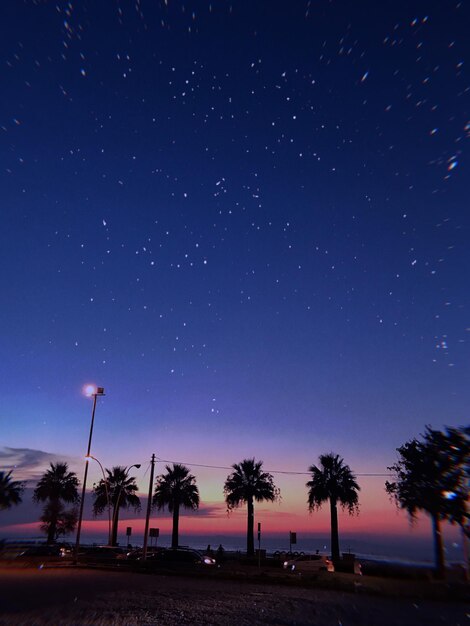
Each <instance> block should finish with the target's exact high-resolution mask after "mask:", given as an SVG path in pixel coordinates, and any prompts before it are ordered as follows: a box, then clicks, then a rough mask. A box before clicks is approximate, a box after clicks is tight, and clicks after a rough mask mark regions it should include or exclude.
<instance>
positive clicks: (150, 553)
mask: <svg viewBox="0 0 470 626" xmlns="http://www.w3.org/2000/svg"><path fill="white" fill-rule="evenodd" d="M164 551H165V548H155V547H152V548H148V549H147V561H151V560H154V559H156V558H158V557H159V555H160V554H161V553H162V552H164ZM143 557H144V551H143V549H142V548H134V549H133V550H129V551H128V552H124V553H123V554H119V555H118V556H117V557H116V558H117V559H119V560H120V561H122V560H125V561H142V560H143Z"/></svg>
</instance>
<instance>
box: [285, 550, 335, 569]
mask: <svg viewBox="0 0 470 626" xmlns="http://www.w3.org/2000/svg"><path fill="white" fill-rule="evenodd" d="M283 567H284V569H285V570H290V571H291V572H298V573H301V574H310V573H312V574H313V573H315V572H334V571H335V567H334V565H333V561H332V560H331V559H330V558H329V557H327V556H325V555H323V554H303V555H302V556H299V557H297V558H296V559H290V560H287V561H284V564H283Z"/></svg>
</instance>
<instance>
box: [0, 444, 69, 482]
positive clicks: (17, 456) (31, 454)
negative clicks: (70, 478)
mask: <svg viewBox="0 0 470 626" xmlns="http://www.w3.org/2000/svg"><path fill="white" fill-rule="evenodd" d="M58 461H60V462H67V463H69V464H70V463H71V462H72V463H74V462H75V459H72V458H69V457H67V456H64V455H63V454H62V455H58V454H54V453H52V452H44V451H43V450H33V449H31V448H8V447H4V448H0V470H1V471H7V472H8V471H10V470H13V478H14V480H26V481H35V482H37V481H38V480H39V479H40V477H41V476H42V475H43V474H44V471H45V470H46V469H47V468H48V467H49V464H50V463H57V462H58Z"/></svg>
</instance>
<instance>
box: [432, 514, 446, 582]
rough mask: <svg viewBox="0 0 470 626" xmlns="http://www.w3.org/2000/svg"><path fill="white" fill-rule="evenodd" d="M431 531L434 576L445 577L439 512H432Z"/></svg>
mask: <svg viewBox="0 0 470 626" xmlns="http://www.w3.org/2000/svg"><path fill="white" fill-rule="evenodd" d="M431 519H432V532H433V537H434V558H435V564H436V577H437V578H445V574H446V567H445V561H444V546H443V544H442V534H441V520H440V519H439V513H437V514H432V515H431Z"/></svg>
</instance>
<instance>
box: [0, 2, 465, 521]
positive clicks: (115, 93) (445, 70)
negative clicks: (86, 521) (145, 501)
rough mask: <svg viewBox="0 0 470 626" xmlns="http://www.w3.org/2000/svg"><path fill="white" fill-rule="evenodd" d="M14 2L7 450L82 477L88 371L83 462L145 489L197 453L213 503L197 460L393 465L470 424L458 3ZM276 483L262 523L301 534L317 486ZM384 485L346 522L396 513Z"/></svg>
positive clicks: (7, 14) (7, 20)
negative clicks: (401, 452)
mask: <svg viewBox="0 0 470 626" xmlns="http://www.w3.org/2000/svg"><path fill="white" fill-rule="evenodd" d="M0 16H1V21H0V23H1V30H2V36H1V38H0V75H1V93H2V95H1V98H0V138H1V152H0V185H1V201H0V202H1V204H0V207H1V208H0V215H1V226H0V255H1V263H0V277H1V293H2V306H1V312H0V320H1V346H2V350H1V353H2V358H1V360H0V398H1V401H0V420H1V423H2V435H1V440H0V444H1V445H2V446H5V447H4V448H3V449H2V451H1V454H0V457H1V458H0V465H1V466H2V467H5V468H8V469H9V468H11V467H12V466H14V465H15V464H18V463H19V464H20V466H21V467H20V470H21V471H23V474H24V473H25V472H26V474H27V472H28V471H31V472H33V473H34V472H36V473H38V474H40V473H41V472H42V471H44V469H46V467H47V463H48V462H49V460H50V459H49V456H48V455H52V456H51V457H50V458H57V459H67V460H68V461H69V463H70V464H71V467H72V468H73V469H75V470H76V471H77V473H78V474H79V476H80V477H81V475H82V471H83V456H84V455H85V453H86V444H87V437H88V429H89V423H90V412H91V403H90V401H89V400H87V399H86V398H85V397H84V396H83V395H82V393H81V390H82V386H83V385H84V384H85V383H89V382H95V383H97V384H99V385H102V386H104V387H105V390H106V397H105V398H104V399H102V400H101V399H100V400H99V401H98V406H97V413H96V424H95V433H94V438H93V445H92V454H94V455H96V456H97V457H98V458H99V459H100V460H101V462H102V463H103V465H105V466H107V467H110V466H111V465H113V464H121V465H130V464H132V463H142V470H141V471H140V473H136V476H137V477H138V480H139V484H141V486H142V490H143V491H146V489H147V484H148V471H147V470H148V461H149V459H150V456H151V454H152V453H153V452H154V453H155V454H156V455H157V456H158V457H159V458H161V459H168V460H179V461H183V462H186V463H187V464H188V465H190V466H191V468H192V471H193V473H194V474H195V475H196V476H197V478H198V482H199V487H200V490H201V498H202V500H203V501H205V502H212V503H215V505H220V507H221V511H223V514H222V513H221V515H222V518H223V519H224V520H225V519H226V518H225V517H224V515H225V513H224V511H225V507H224V505H223V495H222V485H223V480H224V478H225V477H226V475H227V473H228V472H227V471H226V470H220V471H216V470H210V469H204V468H198V467H196V466H194V465H191V463H194V464H196V463H198V464H213V465H222V466H229V465H231V464H232V463H234V462H238V461H240V460H242V459H243V458H246V457H249V456H256V458H260V459H263V460H264V462H265V466H266V468H267V469H272V470H275V469H279V470H291V471H299V472H305V471H307V468H308V466H309V465H310V464H312V463H315V462H316V461H317V459H318V455H319V454H321V453H325V452H330V451H334V452H336V453H339V454H340V455H342V456H343V457H344V458H345V461H346V462H347V463H348V464H349V465H350V466H351V468H352V469H353V470H354V471H356V472H358V473H385V472H386V467H387V465H391V464H392V463H393V462H394V461H395V458H396V457H395V448H396V447H397V446H399V445H401V444H402V443H404V441H406V440H407V439H410V438H411V437H413V436H417V435H419V433H420V432H422V431H423V430H424V426H425V424H430V425H432V426H433V427H436V428H442V427H443V425H453V426H458V425H462V424H465V423H468V422H469V421H470V420H469V409H468V407H469V406H470V387H469V384H468V381H469V374H470V362H469V356H470V349H469V348H470V344H469V339H470V336H469V331H470V316H469V310H470V290H469V284H470V247H469V243H468V242H469V227H470V211H469V208H468V207H469V205H468V197H469V180H470V179H469V174H468V169H469V165H468V163H469V162H468V154H469V145H468V142H469V137H470V105H469V97H470V76H469V64H470V56H469V51H470V50H469V48H470V43H469V42H470V40H469V37H468V33H469V32H470V6H469V4H467V3H465V2H456V1H449V2H437V1H436V2H422V1H421V2H413V1H406V2H405V1H404V0H398V1H397V0H393V1H392V0H388V1H387V0H384V1H381V2H376V1H373V0H358V1H357V2H350V1H347V0H329V1H327V0H318V1H315V0H311V1H308V2H307V1H305V0H292V1H287V0H285V1H280V0H279V1H276V2H268V1H267V0H265V1H264V2H263V1H260V0H251V1H249V2H248V1H242V0H238V1H237V0H232V2H226V1H223V0H212V2H206V1H205V0H198V1H197V2H196V1H195V0H193V1H185V2H181V1H177V0H161V1H160V0H140V1H137V2H132V1H127V0H100V2H96V1H92V0H82V1H77V2H58V1H56V2H53V1H52V2H49V1H47V0H42V1H40V0H36V1H33V0H23V1H18V0H3V1H2V3H1V8H0ZM25 450H27V451H29V452H28V453H26V452H25ZM28 454H29V456H28ZM41 455H42V456H41ZM25 456H26V457H27V458H28V459H29V461H28V462H23V461H24V458H25ZM22 459H23V461H22ZM39 461H41V462H39ZM28 463H29V466H28ZM41 463H42V464H41ZM21 464H22V465H21ZM28 467H29V470H28ZM91 469H92V470H93V471H92V475H93V477H94V479H95V480H97V479H98V478H99V469H97V468H96V467H92V468H91ZM162 470H163V465H161V464H159V465H157V472H161V471H162ZM21 471H20V472H19V474H18V477H21V476H20V474H21ZM144 471H147V474H145V473H144ZM275 478H276V482H277V483H278V484H279V485H280V486H281V489H282V491H283V501H282V503H281V505H278V504H275V505H269V506H266V507H265V509H266V511H271V512H272V515H271V517H270V516H269V515H267V516H266V524H269V523H271V525H272V528H273V529H275V528H278V527H280V524H281V523H280V521H279V520H280V519H281V518H282V515H285V516H286V520H287V521H286V522H285V523H286V524H288V525H289V524H291V525H292V524H293V523H297V524H298V525H301V523H303V524H304V525H305V527H307V526H309V527H312V530H313V529H314V526H315V519H316V518H314V517H310V516H308V513H307V505H306V499H307V495H306V489H305V482H306V480H307V479H308V476H303V475H302V476H296V477H290V478H289V477H286V476H283V475H280V474H279V475H278V474H276V475H275ZM384 480H385V479H384V478H383V477H382V478H381V477H372V478H367V477H364V478H363V479H361V480H360V481H359V482H360V484H361V486H362V492H361V502H362V503H363V506H362V509H361V510H362V512H361V516H360V518H359V521H354V520H352V521H351V522H349V523H350V524H354V523H355V524H360V525H361V528H362V527H364V526H365V527H367V522H368V518H367V516H368V515H369V520H372V519H376V520H378V519H379V518H380V515H382V517H384V516H385V517H392V518H393V519H394V523H395V521H396V523H397V524H402V526H403V528H405V529H407V522H406V518H405V516H404V515H401V516H397V515H395V512H394V509H393V506H392V505H391V504H390V503H389V502H388V499H387V496H386V495H385V493H384V487H383V483H384ZM294 512H296V515H297V518H295V516H294ZM201 514H203V513H201ZM374 516H375V517H374ZM222 518H221V519H222ZM240 519H242V518H240ZM301 519H302V520H304V521H302V522H300V520H301ZM325 519H327V518H325ZM294 520H296V521H294ZM223 523H224V522H223V521H220V524H223ZM345 523H346V522H345ZM231 524H232V525H233V520H232V522H231ZM371 524H372V522H371ZM377 524H378V522H377ZM243 526H244V522H243V521H241V522H240V530H241V531H243ZM371 527H372V525H371ZM377 527H379V525H378V526H377ZM358 528H359V526H358ZM382 528H383V526H382Z"/></svg>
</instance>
